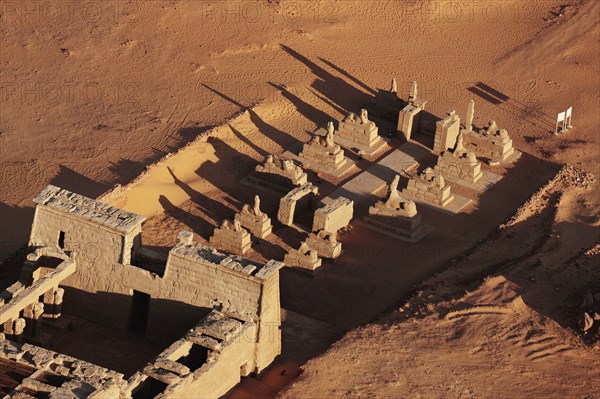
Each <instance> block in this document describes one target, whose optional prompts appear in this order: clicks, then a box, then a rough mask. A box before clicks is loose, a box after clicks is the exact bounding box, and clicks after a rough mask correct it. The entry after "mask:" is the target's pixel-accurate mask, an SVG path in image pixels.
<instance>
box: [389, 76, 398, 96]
mask: <svg viewBox="0 0 600 399" xmlns="http://www.w3.org/2000/svg"><path fill="white" fill-rule="evenodd" d="M390 91H391V92H392V93H394V94H397V93H398V83H397V82H396V79H392V88H391V89H390Z"/></svg>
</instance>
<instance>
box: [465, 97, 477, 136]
mask: <svg viewBox="0 0 600 399" xmlns="http://www.w3.org/2000/svg"><path fill="white" fill-rule="evenodd" d="M474 115H475V101H473V100H469V104H468V105H467V119H466V120H465V129H466V130H467V131H468V132H470V131H471V130H473V116H474Z"/></svg>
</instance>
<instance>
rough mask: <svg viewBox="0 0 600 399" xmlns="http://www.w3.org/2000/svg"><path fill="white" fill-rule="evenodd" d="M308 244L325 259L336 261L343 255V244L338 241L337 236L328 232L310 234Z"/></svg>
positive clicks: (321, 231)
mask: <svg viewBox="0 0 600 399" xmlns="http://www.w3.org/2000/svg"><path fill="white" fill-rule="evenodd" d="M306 244H307V245H308V246H309V247H310V248H312V249H314V250H315V251H317V253H318V254H319V256H320V257H323V258H329V259H335V258H337V257H338V256H340V255H341V253H342V243H341V242H339V241H338V240H337V238H336V234H335V233H330V232H328V231H326V230H319V231H318V232H316V233H310V234H309V235H308V238H307V239H306Z"/></svg>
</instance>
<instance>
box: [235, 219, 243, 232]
mask: <svg viewBox="0 0 600 399" xmlns="http://www.w3.org/2000/svg"><path fill="white" fill-rule="evenodd" d="M233 230H235V231H242V225H241V224H240V222H239V221H238V220H234V221H233Z"/></svg>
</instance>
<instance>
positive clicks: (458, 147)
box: [453, 132, 467, 157]
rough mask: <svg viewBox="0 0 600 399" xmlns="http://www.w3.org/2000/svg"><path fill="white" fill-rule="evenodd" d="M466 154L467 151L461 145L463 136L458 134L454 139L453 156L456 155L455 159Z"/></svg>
mask: <svg viewBox="0 0 600 399" xmlns="http://www.w3.org/2000/svg"><path fill="white" fill-rule="evenodd" d="M466 152H467V149H466V148H465V146H464V144H463V134H462V132H461V133H459V134H458V137H457V138H456V147H455V148H454V152H453V154H454V155H456V156H457V157H462V156H463V155H464V154H465V153H466Z"/></svg>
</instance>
